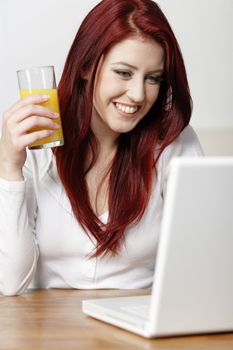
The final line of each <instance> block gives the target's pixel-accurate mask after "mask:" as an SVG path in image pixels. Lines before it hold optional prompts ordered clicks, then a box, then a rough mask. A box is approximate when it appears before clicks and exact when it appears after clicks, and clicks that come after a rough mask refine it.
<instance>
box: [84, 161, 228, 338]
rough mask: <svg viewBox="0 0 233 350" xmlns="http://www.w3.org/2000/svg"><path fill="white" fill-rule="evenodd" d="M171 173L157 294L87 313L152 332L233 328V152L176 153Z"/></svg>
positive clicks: (94, 306)
mask: <svg viewBox="0 0 233 350" xmlns="http://www.w3.org/2000/svg"><path fill="white" fill-rule="evenodd" d="M169 174H170V175H169V178H168V184H167V192H166V197H165V205H164V212H163V218H162V225H161V232H160V239H159V244H158V253H157V258H156V264H155V272H154V283H153V288H152V290H151V294H150V295H142V296H141V295H140V296H133V297H132V296H128V297H114V298H100V299H95V300H90V299H89V300H83V302H82V309H83V312H84V313H85V314H86V315H89V316H92V317H94V318H96V319H99V320H102V321H104V322H107V323H110V324H112V325H115V326H118V327H121V328H124V329H126V330H128V331H131V332H134V333H136V334H139V335H141V336H144V337H147V338H156V337H167V336H178V335H188V334H201V333H213V332H230V331H233V157H206V158H175V159H174V160H173V161H172V162H171V167H170V172H169ZM145 294H146V293H145Z"/></svg>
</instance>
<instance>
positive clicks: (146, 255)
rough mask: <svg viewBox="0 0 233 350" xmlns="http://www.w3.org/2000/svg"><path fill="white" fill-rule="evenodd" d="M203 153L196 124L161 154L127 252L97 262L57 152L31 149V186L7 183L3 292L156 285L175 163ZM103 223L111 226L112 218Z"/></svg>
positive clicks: (1, 213) (0, 222)
mask: <svg viewBox="0 0 233 350" xmlns="http://www.w3.org/2000/svg"><path fill="white" fill-rule="evenodd" d="M201 155H202V149H201V146H200V144H199V141H198V139H197V137H196V134H195V133H194V131H193V129H192V128H191V126H188V127H186V128H185V129H184V130H183V132H182V133H181V134H180V136H179V137H178V138H177V139H176V140H175V141H174V142H173V143H172V144H171V145H169V146H168V147H167V148H166V149H165V150H164V152H163V154H162V155H161V157H160V159H159V162H158V177H157V178H156V182H155V183H154V185H153V188H152V194H151V197H150V201H149V203H148V206H147V208H146V210H145V212H144V214H143V217H142V219H141V220H140V222H138V223H137V224H133V225H131V226H130V227H128V229H127V230H126V232H125V240H124V243H123V245H122V247H121V250H120V252H119V254H118V255H117V256H114V257H111V256H104V257H97V258H89V255H90V254H91V253H92V251H93V250H94V249H95V244H96V242H95V239H94V238H89V237H88V235H87V234H86V233H85V231H84V230H83V228H82V227H81V225H80V224H79V223H78V221H77V220H76V218H75V217H74V214H73V213H72V209H71V205H70V202H69V199H68V197H67V195H66V193H65V191H64V188H63V186H62V184H61V181H60V178H59V176H58V173H57V168H56V162H55V159H54V157H53V154H52V152H51V150H50V149H48V150H35V151H28V157H27V161H26V164H25V167H24V178H25V179H24V181H6V180H4V179H2V178H0V292H1V293H3V294H5V295H15V294H20V293H22V292H24V291H25V290H26V289H27V288H81V289H92V288H93V289H94V288H95V289H96V288H125V289H128V288H129V289H131V288H148V287H151V285H152V282H153V271H154V266H155V258H156V249H157V244H158V238H159V232H160V221H161V215H162V210H163V205H164V195H165V190H166V182H167V177H168V170H169V167H168V165H169V162H170V160H171V159H172V158H173V157H177V156H194V157H196V156H201ZM100 219H101V220H102V221H103V222H107V220H108V213H105V214H103V215H102V216H101V217H100Z"/></svg>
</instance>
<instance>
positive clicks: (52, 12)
mask: <svg viewBox="0 0 233 350" xmlns="http://www.w3.org/2000/svg"><path fill="white" fill-rule="evenodd" d="M157 2H158V3H159V4H160V6H161V8H162V9H163V10H164V12H165V14H166V15H167V17H168V19H169V21H170V23H171V25H172V27H173V30H174V32H175V34H176V36H177V38H178V41H179V43H180V46H181V49H182V52H183V55H184V58H185V62H186V67H187V72H188V78H189V82H190V87H191V93H192V96H193V101H194V111H193V118H192V123H191V124H192V125H193V126H194V128H195V129H196V130H197V131H198V132H199V131H200V135H201V132H202V131H203V130H214V131H215V137H216V130H221V131H223V130H227V131H228V132H233V112H232V107H231V101H232V93H233V89H232V84H233V40H232V33H233V21H232V20H231V18H232V17H233V1H232V0H185V1H184V0H158V1H157ZM97 3H98V0H81V1H80V0H79V1H78V0H59V1H57V0H40V1H37V0H20V1H18V0H7V1H4V0H0V50H1V54H0V115H2V112H3V111H4V110H5V109H6V108H7V107H8V106H10V105H11V104H12V103H14V101H15V100H17V99H18V86H17V80H16V73H15V71H16V70H17V69H20V68H24V67H28V66H35V65H55V68H56V73H57V80H59V78H60V74H61V71H62V69H63V64H64V61H65V57H66V55H67V52H68V50H69V47H70V45H71V43H72V41H73V38H74V36H75V33H76V31H77V28H78V27H79V25H80V23H81V21H82V19H83V17H84V16H85V15H86V14H87V12H88V11H89V10H90V9H91V8H92V7H93V6H94V5H95V4H97ZM0 119H1V118H0ZM202 135H203V133H202ZM232 136H233V134H232ZM201 137H202V136H201ZM230 139H231V137H230ZM232 139H233V137H232ZM203 142H204V141H203ZM222 142H224V137H223V139H222ZM220 144H221V142H220ZM225 147H226V148H227V147H228V146H227V145H225ZM229 147H233V145H231V146H230V145H229Z"/></svg>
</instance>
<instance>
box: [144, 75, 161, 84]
mask: <svg viewBox="0 0 233 350" xmlns="http://www.w3.org/2000/svg"><path fill="white" fill-rule="evenodd" d="M146 80H147V81H148V82H149V83H150V84H160V83H161V82H162V81H163V77H162V76H159V75H148V77H146Z"/></svg>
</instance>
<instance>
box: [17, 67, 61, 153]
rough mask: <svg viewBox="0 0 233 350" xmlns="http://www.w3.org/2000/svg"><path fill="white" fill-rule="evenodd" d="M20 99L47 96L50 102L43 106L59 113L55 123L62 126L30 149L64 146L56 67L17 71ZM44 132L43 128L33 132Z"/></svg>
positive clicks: (44, 103)
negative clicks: (35, 95) (30, 96)
mask: <svg viewBox="0 0 233 350" xmlns="http://www.w3.org/2000/svg"><path fill="white" fill-rule="evenodd" d="M17 77H18V84H19V90H20V98H21V99H22V98H24V97H26V96H29V95H34V94H43V95H44V94H46V95H49V96H50V98H49V100H48V101H46V102H43V103H41V106H45V107H48V108H49V109H51V110H52V111H53V112H56V113H58V115H59V116H58V118H56V119H55V120H54V122H56V123H58V124H59V125H60V128H59V129H56V130H55V131H54V133H53V134H52V135H51V136H48V137H45V138H43V139H40V140H38V141H36V142H34V143H32V144H31V145H29V147H28V148H29V149H38V148H48V147H58V146H62V145H63V144H64V138H63V131H62V122H61V116H60V108H59V102H58V95H57V87H56V78H55V72H54V66H43V67H35V68H28V69H22V70H18V71H17ZM38 130H43V128H39V127H38V128H34V129H32V130H31V131H32V132H33V131H38Z"/></svg>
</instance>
